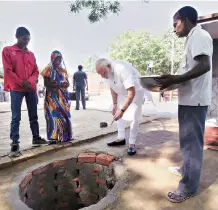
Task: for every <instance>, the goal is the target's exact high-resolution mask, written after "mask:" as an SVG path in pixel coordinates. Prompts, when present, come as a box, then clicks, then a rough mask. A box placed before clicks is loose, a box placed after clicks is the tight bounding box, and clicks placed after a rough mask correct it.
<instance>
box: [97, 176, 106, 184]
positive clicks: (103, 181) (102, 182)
mask: <svg viewBox="0 0 218 210" xmlns="http://www.w3.org/2000/svg"><path fill="white" fill-rule="evenodd" d="M96 182H97V183H98V184H104V183H105V180H104V179H101V178H99V177H97V179H96Z"/></svg>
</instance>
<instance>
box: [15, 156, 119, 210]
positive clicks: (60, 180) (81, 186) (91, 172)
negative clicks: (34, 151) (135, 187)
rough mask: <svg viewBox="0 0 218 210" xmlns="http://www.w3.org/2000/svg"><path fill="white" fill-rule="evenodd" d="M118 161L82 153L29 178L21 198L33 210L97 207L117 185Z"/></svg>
mask: <svg viewBox="0 0 218 210" xmlns="http://www.w3.org/2000/svg"><path fill="white" fill-rule="evenodd" d="M114 159H115V157H114V156H111V155H107V154H96V153H80V154H79V155H78V157H77V158H71V159H66V160H58V161H55V162H52V163H50V164H48V165H46V166H44V167H40V168H38V169H36V170H34V171H32V172H31V173H29V174H27V175H26V176H25V178H24V180H23V181H22V182H21V184H20V189H19V193H20V198H21V200H22V201H23V202H24V203H25V204H26V205H27V206H28V207H29V208H31V209H37V210H48V209H49V210H59V209H61V210H68V209H69V210H76V209H80V208H83V207H87V206H90V205H92V204H96V203H97V202H98V201H99V200H100V199H102V198H103V197H105V196H106V195H107V192H108V191H109V190H111V189H112V188H113V186H114V185H115V182H116V178H115V175H114V169H113V165H112V164H111V163H112V161H114Z"/></svg>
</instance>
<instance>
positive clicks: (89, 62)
mask: <svg viewBox="0 0 218 210" xmlns="http://www.w3.org/2000/svg"><path fill="white" fill-rule="evenodd" d="M97 59H98V56H97V55H93V56H91V57H90V58H88V59H86V60H84V61H83V67H84V71H86V72H88V73H94V72H95V62H96V61H97Z"/></svg>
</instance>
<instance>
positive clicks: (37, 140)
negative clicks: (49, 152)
mask: <svg viewBox="0 0 218 210" xmlns="http://www.w3.org/2000/svg"><path fill="white" fill-rule="evenodd" d="M32 144H33V145H41V144H48V142H47V141H46V140H45V139H43V138H42V137H40V136H39V137H37V138H34V139H33V141H32Z"/></svg>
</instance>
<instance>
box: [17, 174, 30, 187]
mask: <svg viewBox="0 0 218 210" xmlns="http://www.w3.org/2000/svg"><path fill="white" fill-rule="evenodd" d="M32 178H33V175H32V173H29V174H27V175H26V176H25V178H24V180H23V181H22V183H21V185H20V187H21V189H23V188H25V187H26V185H27V184H28V183H29V182H30V181H31V180H32Z"/></svg>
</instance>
